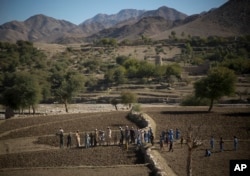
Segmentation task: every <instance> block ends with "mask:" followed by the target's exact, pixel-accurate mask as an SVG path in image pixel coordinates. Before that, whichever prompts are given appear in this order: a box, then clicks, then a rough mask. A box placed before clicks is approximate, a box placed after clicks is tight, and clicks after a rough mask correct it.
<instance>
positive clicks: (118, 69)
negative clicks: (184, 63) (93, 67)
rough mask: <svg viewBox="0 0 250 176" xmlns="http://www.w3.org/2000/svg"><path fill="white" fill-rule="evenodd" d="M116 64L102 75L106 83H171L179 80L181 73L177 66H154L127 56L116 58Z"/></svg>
mask: <svg viewBox="0 0 250 176" xmlns="http://www.w3.org/2000/svg"><path fill="white" fill-rule="evenodd" d="M116 63H117V65H115V66H114V67H113V68H111V69H109V70H107V72H106V73H105V75H104V78H105V81H106V82H107V83H110V84H112V83H115V84H124V83H126V82H127V81H128V80H133V79H140V80H145V82H148V81H149V80H150V79H155V80H156V81H158V82H161V81H164V82H165V81H166V82H168V83H172V82H173V81H174V79H179V78H180V75H181V71H182V69H181V67H180V65H178V64H171V65H155V64H152V63H150V62H147V61H138V60H137V59H134V58H130V57H127V56H119V57H117V58H116Z"/></svg>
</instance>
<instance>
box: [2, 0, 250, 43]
mask: <svg viewBox="0 0 250 176" xmlns="http://www.w3.org/2000/svg"><path fill="white" fill-rule="evenodd" d="M249 4H250V3H249V2H248V0H230V1H228V2H227V3H225V4H224V5H222V6H221V7H219V8H217V9H213V10H210V11H209V12H203V13H201V14H194V15H191V16H187V15H186V14H184V13H181V12H179V11H177V10H175V9H172V8H168V7H165V6H163V7H160V8H158V9H156V10H149V11H144V10H135V9H124V10H121V11H120V12H118V13H117V14H112V15H107V14H97V15H96V16H94V17H93V18H90V19H88V20H86V21H84V22H83V23H81V24H79V25H75V24H73V23H71V22H68V21H65V20H57V19H54V18H52V17H48V16H45V15H42V14H39V15H34V16H32V17H30V18H28V19H27V20H25V21H23V22H19V21H11V22H8V23H5V24H3V25H1V26H0V41H9V42H15V41H17V40H28V41H32V42H46V43H72V42H83V41H86V40H88V41H89V40H93V39H98V38H102V37H113V38H117V39H119V40H122V39H136V38H138V37H140V35H142V34H144V35H147V36H148V37H152V38H153V39H155V40H158V39H164V38H168V36H169V34H170V33H171V31H173V30H174V31H176V34H177V35H180V34H181V33H185V34H186V35H191V36H209V35H219V36H237V35H245V34H249V33H250V28H249V27H248V24H249V22H250V21H249V19H250V18H249V16H250V13H249V9H250V8H249Z"/></svg>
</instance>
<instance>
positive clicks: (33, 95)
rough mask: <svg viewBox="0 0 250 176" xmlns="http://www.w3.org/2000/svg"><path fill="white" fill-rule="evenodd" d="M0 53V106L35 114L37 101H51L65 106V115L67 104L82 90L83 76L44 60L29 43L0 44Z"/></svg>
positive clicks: (45, 58)
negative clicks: (26, 110)
mask: <svg viewBox="0 0 250 176" xmlns="http://www.w3.org/2000/svg"><path fill="white" fill-rule="evenodd" d="M0 51H1V52H0V59H1V65H0V71H1V74H0V104H2V105H5V106H6V107H8V109H12V110H19V111H20V112H22V111H23V110H24V109H26V108H29V109H32V110H33V113H35V107H36V105H37V104H38V103H39V102H41V101H44V100H49V99H51V98H52V101H59V102H62V103H64V104H65V109H66V111H67V112H68V108H67V104H68V102H69V101H70V100H71V98H72V97H74V96H75V95H76V94H77V93H78V92H80V91H81V90H83V89H84V84H85V79H84V76H83V75H82V74H80V73H79V72H78V71H76V70H74V69H72V68H70V67H68V66H67V65H65V64H60V62H52V61H51V60H49V59H47V57H46V56H45V55H44V54H43V52H41V51H39V50H37V49H36V48H35V47H33V44H32V43H30V42H26V41H18V42H17V43H16V44H9V43H1V42H0ZM12 114H13V113H10V115H12Z"/></svg>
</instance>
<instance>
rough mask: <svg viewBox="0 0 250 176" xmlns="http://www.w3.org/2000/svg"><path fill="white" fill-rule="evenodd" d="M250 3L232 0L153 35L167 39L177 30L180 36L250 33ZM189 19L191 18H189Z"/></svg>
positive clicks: (246, 0) (244, 0)
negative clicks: (183, 34) (249, 25)
mask: <svg viewBox="0 0 250 176" xmlns="http://www.w3.org/2000/svg"><path fill="white" fill-rule="evenodd" d="M191 17H192V18H191ZM249 17H250V3H249V1H248V0H230V1H228V2H227V3H225V4H224V5H222V6H221V7H219V8H218V9H213V10H210V11H209V12H207V13H202V14H199V15H193V16H190V17H188V18H186V19H185V20H184V21H183V24H182V25H179V26H177V27H175V28H173V29H171V30H166V31H164V32H162V33H158V34H156V35H154V36H152V37H153V38H154V39H156V40H157V39H164V38H165V39H166V38H168V36H169V35H170V34H171V31H173V30H174V31H175V32H176V35H178V36H180V35H181V34H182V33H185V36H188V35H190V36H201V37H208V36H240V35H249V34H250V28H249V27H248V24H249V23H250V18H249ZM188 19H189V20H188Z"/></svg>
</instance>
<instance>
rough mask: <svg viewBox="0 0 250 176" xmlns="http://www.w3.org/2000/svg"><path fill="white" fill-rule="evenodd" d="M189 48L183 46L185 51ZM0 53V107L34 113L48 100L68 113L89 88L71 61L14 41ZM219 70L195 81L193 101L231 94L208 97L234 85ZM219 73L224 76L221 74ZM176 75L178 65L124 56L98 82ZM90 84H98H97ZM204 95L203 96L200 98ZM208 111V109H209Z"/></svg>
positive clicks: (0, 47)
mask: <svg viewBox="0 0 250 176" xmlns="http://www.w3.org/2000/svg"><path fill="white" fill-rule="evenodd" d="M190 47H191V46H187V48H190ZM0 51H1V52H0V60H1V62H0V63H1V64H0V71H1V74H0V104H3V105H5V106H6V107H9V108H12V109H15V110H20V112H21V111H22V110H23V109H25V108H29V109H32V110H33V113H35V105H36V104H37V103H39V102H42V101H45V100H46V101H48V100H50V99H51V101H52V102H53V101H59V102H62V103H64V104H65V109H66V111H68V107H67V104H68V102H69V101H70V100H71V99H72V97H74V96H76V95H77V94H78V93H79V92H81V91H84V89H85V86H86V84H85V83H88V85H91V84H93V81H91V79H86V77H84V76H83V74H82V73H81V70H77V68H75V67H73V66H72V64H71V61H68V62H67V61H65V58H56V59H53V60H52V59H48V58H47V57H46V56H45V54H44V53H43V52H41V51H40V50H38V49H36V48H35V47H34V46H33V44H32V43H30V42H26V41H18V42H17V43H16V44H10V43H2V42H0ZM68 52H70V51H68ZM190 52H192V49H190V50H188V52H187V53H189V54H190ZM67 57H68V56H67ZM69 58H70V57H69ZM93 64H94V65H96V63H92V62H86V63H85V65H84V66H85V67H89V65H93ZM234 66H235V65H234ZM239 67H240V66H239ZM240 68H241V67H240ZM219 70H220V71H217V72H218V73H217V72H216V73H217V74H218V75H219V76H216V74H215V75H214V74H212V73H213V72H211V76H210V74H209V75H208V78H207V79H201V82H200V81H198V83H196V85H195V87H196V89H197V90H202V91H200V92H199V91H196V92H197V93H196V95H197V97H206V98H211V104H213V101H214V100H216V99H218V98H219V97H221V96H223V95H228V94H229V93H232V92H233V88H232V89H230V91H229V90H228V92H225V90H223V92H222V93H218V95H217V94H215V95H212V93H213V92H216V90H217V89H219V90H220V91H221V88H223V87H225V86H228V84H229V83H225V84H224V85H221V83H222V82H224V81H226V80H227V81H229V80H231V83H230V84H233V82H234V81H233V80H234V79H233V78H232V79H229V78H228V77H231V76H230V75H233V73H232V74H231V72H228V71H225V69H219ZM223 70H224V72H225V74H224V73H221V71H223ZM180 74H181V67H180V66H179V65H178V64H171V65H162V66H160V65H155V64H152V63H150V62H146V61H138V60H137V59H134V58H130V57H127V56H119V57H117V58H116V64H110V65H109V66H108V69H107V71H106V73H105V75H104V81H102V82H104V83H105V84H123V83H126V82H127V81H128V80H133V81H134V80H144V81H145V82H149V81H150V80H155V81H159V82H161V81H164V82H165V81H166V82H168V83H172V82H173V81H175V80H176V79H179V78H180ZM222 75H226V76H222ZM220 76H222V77H220ZM232 77H233V76H232ZM214 78H216V79H214ZM219 78H220V79H219ZM217 79H219V80H218V81H217V83H216V84H214V87H213V86H212V87H211V85H213V84H212V83H211V81H212V82H213V81H215V80H217ZM229 82H230V81H229ZM94 84H98V82H96V83H94ZM215 85H216V86H215ZM218 85H221V86H218ZM224 89H226V88H224ZM205 90H208V91H209V90H210V91H211V92H210V93H209V92H207V91H205ZM205 92H207V94H202V93H205ZM211 109H212V106H211V105H210V110H211Z"/></svg>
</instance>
